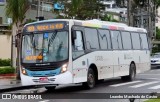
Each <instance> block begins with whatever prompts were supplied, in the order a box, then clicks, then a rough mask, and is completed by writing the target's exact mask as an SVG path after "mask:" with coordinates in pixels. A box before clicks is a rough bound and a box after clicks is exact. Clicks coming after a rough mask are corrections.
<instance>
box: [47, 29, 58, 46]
mask: <svg viewBox="0 0 160 102" xmlns="http://www.w3.org/2000/svg"><path fill="white" fill-rule="evenodd" d="M56 36H57V31H56V30H55V32H53V34H52V36H51V38H50V39H49V43H48V48H49V46H50V45H51V44H52V43H53V41H54V39H55V38H56Z"/></svg>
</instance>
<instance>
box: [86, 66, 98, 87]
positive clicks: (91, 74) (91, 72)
mask: <svg viewBox="0 0 160 102" xmlns="http://www.w3.org/2000/svg"><path fill="white" fill-rule="evenodd" d="M90 79H91V80H90ZM97 80H98V70H97V67H96V65H95V64H91V65H90V66H89V68H88V72H87V82H84V83H83V86H84V87H85V88H86V89H91V88H94V86H95V84H96V81H97ZM91 81H92V82H91Z"/></svg>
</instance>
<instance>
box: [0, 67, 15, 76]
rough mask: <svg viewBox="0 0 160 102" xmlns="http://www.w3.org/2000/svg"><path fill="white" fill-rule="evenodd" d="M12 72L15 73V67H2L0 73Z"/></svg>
mask: <svg viewBox="0 0 160 102" xmlns="http://www.w3.org/2000/svg"><path fill="white" fill-rule="evenodd" d="M12 73H15V68H13V67H4V68H0V74H12Z"/></svg>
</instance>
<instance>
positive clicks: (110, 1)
mask: <svg viewBox="0 0 160 102" xmlns="http://www.w3.org/2000/svg"><path fill="white" fill-rule="evenodd" d="M100 3H102V4H103V5H104V6H105V10H104V13H105V14H111V15H112V16H113V18H114V19H116V20H118V21H120V22H123V23H127V8H126V7H125V6H124V7H118V5H116V0H101V1H100ZM125 3H126V2H125Z"/></svg>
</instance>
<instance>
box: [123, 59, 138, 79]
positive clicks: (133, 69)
mask: <svg viewBox="0 0 160 102" xmlns="http://www.w3.org/2000/svg"><path fill="white" fill-rule="evenodd" d="M135 77H136V64H135V62H134V61H132V62H131V63H130V67H129V75H127V76H122V77H121V79H122V80H124V81H133V80H135Z"/></svg>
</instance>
